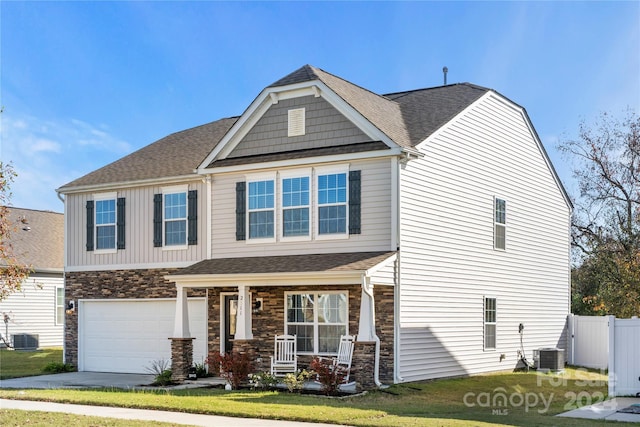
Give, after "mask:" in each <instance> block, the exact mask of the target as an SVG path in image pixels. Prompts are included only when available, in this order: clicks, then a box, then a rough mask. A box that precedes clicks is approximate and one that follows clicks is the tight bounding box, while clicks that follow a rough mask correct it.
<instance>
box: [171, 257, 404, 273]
mask: <svg viewBox="0 0 640 427" xmlns="http://www.w3.org/2000/svg"><path fill="white" fill-rule="evenodd" d="M393 254H395V252H353V253H339V254H334V253H330V254H312V255H287V256H265V257H244V258H221V259H208V260H204V261H200V262H198V263H196V264H194V265H192V266H190V267H186V268H183V269H181V270H179V271H177V272H176V273H175V274H178V275H201V274H249V273H251V274H256V273H257V274H268V273H305V272H306V273H309V272H316V271H317V272H328V271H344V272H346V271H365V270H368V269H370V268H372V267H374V266H376V265H378V264H380V263H381V262H383V261H384V260H386V259H388V258H389V257H390V256H392V255H393Z"/></svg>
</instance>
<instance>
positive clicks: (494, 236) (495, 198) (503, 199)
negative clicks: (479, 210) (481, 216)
mask: <svg viewBox="0 0 640 427" xmlns="http://www.w3.org/2000/svg"><path fill="white" fill-rule="evenodd" d="M498 200H502V201H503V202H504V224H503V223H500V222H497V221H496V204H497V202H498ZM492 215H493V249H494V250H496V251H500V252H505V251H506V250H507V199H506V198H504V197H499V196H494V197H493V209H492ZM499 225H500V226H502V227H504V248H499V247H497V246H496V229H497V227H498V226H499Z"/></svg>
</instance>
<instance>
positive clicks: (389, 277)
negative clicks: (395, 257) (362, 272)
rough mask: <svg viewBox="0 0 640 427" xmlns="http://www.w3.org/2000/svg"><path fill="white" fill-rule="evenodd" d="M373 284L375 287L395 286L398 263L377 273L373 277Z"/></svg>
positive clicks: (393, 263) (391, 264) (387, 266)
mask: <svg viewBox="0 0 640 427" xmlns="http://www.w3.org/2000/svg"><path fill="white" fill-rule="evenodd" d="M371 283H373V284H374V285H389V286H395V285H396V284H397V273H396V262H392V263H390V264H389V265H386V266H384V267H383V268H381V269H379V270H378V271H376V272H375V273H374V274H373V275H372V276H371Z"/></svg>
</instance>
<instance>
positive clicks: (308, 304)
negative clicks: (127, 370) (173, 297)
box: [167, 252, 396, 389]
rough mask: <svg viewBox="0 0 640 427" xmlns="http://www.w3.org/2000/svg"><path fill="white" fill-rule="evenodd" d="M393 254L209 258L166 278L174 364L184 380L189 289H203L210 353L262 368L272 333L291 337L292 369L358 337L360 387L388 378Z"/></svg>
mask: <svg viewBox="0 0 640 427" xmlns="http://www.w3.org/2000/svg"><path fill="white" fill-rule="evenodd" d="M395 261H396V254H395V252H365V253H362V252H358V253H344V254H316V255H294V256H273V257H255V258H226V259H213V260H206V261H202V262H200V263H197V264H195V265H193V266H191V267H188V268H186V269H183V270H181V271H178V272H177V273H176V274H172V275H169V276H167V279H169V280H171V281H173V282H175V283H176V288H177V303H176V317H175V328H174V333H173V336H172V337H171V342H172V346H171V348H172V354H171V357H172V370H173V371H174V379H175V380H183V379H184V378H185V377H186V374H187V370H188V368H189V367H190V366H191V365H192V363H193V356H192V347H193V338H192V336H191V333H190V330H189V322H188V315H189V313H188V305H187V293H188V292H189V290H191V289H195V288H205V289H206V290H207V306H208V314H209V319H208V348H209V350H208V352H209V354H210V355H211V354H215V353H225V352H230V351H231V352H239V353H246V354H248V355H249V356H250V359H251V361H252V365H253V368H254V372H256V373H258V372H268V371H269V370H270V358H271V356H272V355H273V351H274V337H275V335H281V334H291V335H296V337H297V344H298V345H297V352H298V354H297V355H298V361H299V362H298V367H299V369H309V364H310V362H311V360H312V358H313V357H314V356H331V355H335V354H336V352H337V347H338V342H339V337H340V336H341V335H345V334H351V335H357V340H356V344H355V348H354V354H353V362H352V370H351V373H352V378H353V379H354V380H355V381H356V383H357V385H358V387H359V388H361V389H367V388H373V387H376V386H380V385H381V384H382V381H386V382H392V381H393V364H394V362H393V360H394V345H393V342H394V321H393V319H394V316H393V313H394V286H393V282H392V283H389V281H393V280H395V274H394V271H395V268H396V263H395Z"/></svg>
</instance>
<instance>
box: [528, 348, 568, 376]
mask: <svg viewBox="0 0 640 427" xmlns="http://www.w3.org/2000/svg"><path fill="white" fill-rule="evenodd" d="M536 352H537V357H534V360H536V362H537V363H536V368H538V369H541V370H549V371H562V370H563V369H564V350H563V349H561V348H539V349H538V350H537V351H536Z"/></svg>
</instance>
